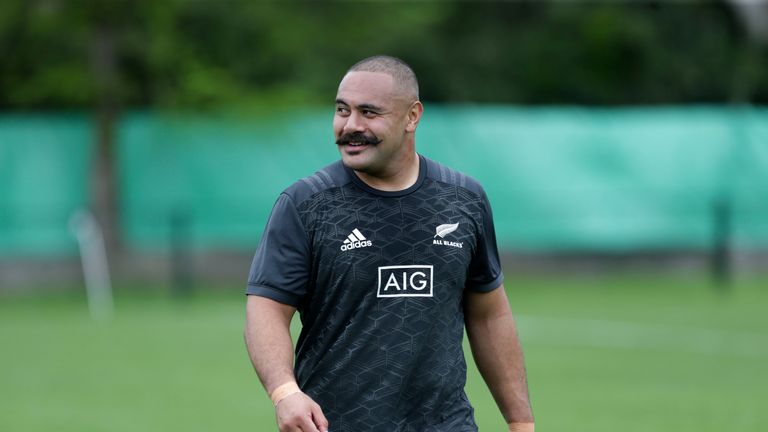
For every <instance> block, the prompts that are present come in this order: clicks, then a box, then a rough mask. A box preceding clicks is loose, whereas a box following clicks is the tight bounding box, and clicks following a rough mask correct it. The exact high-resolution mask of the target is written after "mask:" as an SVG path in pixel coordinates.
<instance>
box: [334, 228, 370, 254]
mask: <svg viewBox="0 0 768 432" xmlns="http://www.w3.org/2000/svg"><path fill="white" fill-rule="evenodd" d="M372 245H373V242H371V241H370V240H368V239H366V238H365V236H364V235H363V233H361V232H360V230H359V229H357V228H355V229H353V230H352V233H351V234H350V235H348V236H347V238H346V239H344V243H342V245H341V250H343V251H348V250H352V249H359V248H364V247H368V246H372Z"/></svg>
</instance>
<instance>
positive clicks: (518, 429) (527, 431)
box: [507, 422, 534, 432]
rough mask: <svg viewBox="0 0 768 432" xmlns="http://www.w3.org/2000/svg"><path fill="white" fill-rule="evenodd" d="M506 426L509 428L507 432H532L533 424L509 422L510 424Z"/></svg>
mask: <svg viewBox="0 0 768 432" xmlns="http://www.w3.org/2000/svg"><path fill="white" fill-rule="evenodd" d="M507 426H508V427H509V432H534V431H533V422H531V423H517V422H510V423H507Z"/></svg>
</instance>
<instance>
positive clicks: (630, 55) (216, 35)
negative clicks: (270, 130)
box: [0, 0, 768, 109]
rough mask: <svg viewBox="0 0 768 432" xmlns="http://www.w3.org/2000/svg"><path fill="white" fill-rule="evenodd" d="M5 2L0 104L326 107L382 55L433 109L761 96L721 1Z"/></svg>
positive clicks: (757, 61) (767, 61)
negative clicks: (340, 86)
mask: <svg viewBox="0 0 768 432" xmlns="http://www.w3.org/2000/svg"><path fill="white" fill-rule="evenodd" d="M3 3H4V5H3V7H2V8H0V52H2V53H3V61H2V62H0V109H31V108H33V109H47V108H57V109H60V108H85V107H89V106H92V105H93V104H94V103H95V102H96V101H97V100H99V98H102V97H103V96H104V94H105V93H110V94H114V95H116V97H117V98H118V100H119V101H120V103H121V104H122V105H123V106H164V107H185V108H206V107H212V106H221V105H226V106H232V105H235V106H260V107H264V106H272V105H277V106H285V105H297V104H302V105H306V104H310V105H312V104H319V103H326V102H327V101H329V100H331V99H332V96H333V93H334V91H335V87H336V85H337V83H338V80H339V78H340V77H341V75H342V74H343V73H344V71H345V69H346V68H347V67H348V66H349V65H350V64H352V63H354V62H355V61H357V60H359V59H360V58H363V57H365V56H368V55H372V54H377V53H388V54H392V55H396V56H400V57H402V58H404V59H405V60H406V61H408V62H409V63H411V64H412V65H413V67H414V68H415V70H416V72H417V74H418V75H419V77H420V81H421V86H422V98H423V99H425V100H429V101H436V102H490V103H524V104H541V103H578V104H599V105H603V104H656V103H705V102H753V103H767V102H768V74H765V73H761V72H760V71H765V70H768V47H765V46H762V47H760V46H756V45H753V44H752V43H750V41H749V39H748V37H747V35H746V33H745V30H744V29H743V28H742V27H741V26H740V25H739V23H738V22H737V21H736V19H735V15H734V13H733V11H732V10H730V9H729V8H728V6H727V5H726V4H724V3H712V2H684V3H678V2H671V3H663V4H661V3H639V2H638V3H636V2H630V3H627V4H624V2H604V3H600V2H598V3H586V4H584V3H578V4H573V3H571V2H530V3H529V2H520V3H518V2H449V1H445V2H415V3H411V2H404V1H397V2H349V1H328V2H320V1H293V2H285V1H282V2H278V1H259V2H247V1H214V0H198V1H186V0H158V1H138V2H131V1H127V0H81V1H67V0H6V1H4V2H3ZM99 47H101V48H104V47H106V51H104V50H103V49H102V50H101V51H100V48H99ZM104 52H106V53H107V55H106V56H105V54H104ZM109 53H112V54H113V57H110V56H109ZM104 62H106V63H107V67H106V68H105V67H100V65H101V66H103V63H104ZM111 67H113V68H114V72H113V71H112V69H111Z"/></svg>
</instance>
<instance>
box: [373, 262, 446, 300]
mask: <svg viewBox="0 0 768 432" xmlns="http://www.w3.org/2000/svg"><path fill="white" fill-rule="evenodd" d="M376 297H432V266H431V265H402V266H386V267H379V288H378V293H377V295H376Z"/></svg>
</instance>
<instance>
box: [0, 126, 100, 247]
mask: <svg viewBox="0 0 768 432" xmlns="http://www.w3.org/2000/svg"><path fill="white" fill-rule="evenodd" d="M91 150H92V126H91V122H90V121H89V119H88V117H87V116H84V115H78V114H72V115H69V114H54V115H9V114H4V115H0V256H3V255H5V256H7V255H11V254H13V255H19V256H24V255H31V256H36V255H51V254H72V253H75V252H76V250H77V249H76V244H75V241H74V238H73V237H72V235H71V234H70V232H69V230H68V221H69V217H70V216H71V215H72V213H73V212H74V211H75V210H76V209H78V208H81V207H83V206H85V205H86V203H87V199H88V187H87V181H88V175H89V164H90V162H91V153H92V152H91Z"/></svg>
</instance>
